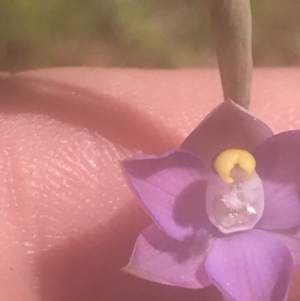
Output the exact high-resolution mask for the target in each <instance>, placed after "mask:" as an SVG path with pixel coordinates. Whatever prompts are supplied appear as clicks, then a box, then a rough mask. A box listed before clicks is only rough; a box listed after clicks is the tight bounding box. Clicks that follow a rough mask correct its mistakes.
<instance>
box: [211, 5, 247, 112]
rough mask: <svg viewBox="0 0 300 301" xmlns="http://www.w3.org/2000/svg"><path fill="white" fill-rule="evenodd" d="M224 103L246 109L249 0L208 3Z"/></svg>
mask: <svg viewBox="0 0 300 301" xmlns="http://www.w3.org/2000/svg"><path fill="white" fill-rule="evenodd" d="M208 3H209V4H208V5H209V11H210V19H211V25H212V30H213V35H214V41H215V47H216V52H217V57H218V63H219V69H220V74H221V80H222V86H223V93H224V98H225V100H227V99H232V100H233V101H234V102H236V103H237V104H239V105H241V106H243V107H245V108H248V107H249V103H250V92H251V82H252V17H251V5H250V0H208Z"/></svg>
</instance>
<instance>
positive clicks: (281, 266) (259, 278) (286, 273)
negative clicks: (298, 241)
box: [205, 229, 293, 301]
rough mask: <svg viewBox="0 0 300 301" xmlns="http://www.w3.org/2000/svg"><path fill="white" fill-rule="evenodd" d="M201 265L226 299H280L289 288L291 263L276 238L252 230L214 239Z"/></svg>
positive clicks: (240, 300) (242, 300) (287, 254)
mask: <svg viewBox="0 0 300 301" xmlns="http://www.w3.org/2000/svg"><path fill="white" fill-rule="evenodd" d="M205 267H206V271H207V273H208V275H209V276H210V277H211V280H212V282H213V283H214V285H215V286H216V287H217V288H218V289H219V290H220V291H221V293H222V294H224V296H225V298H227V299H229V300H232V299H233V300H238V301H253V300H255V301H282V300H284V298H285V297H286V294H287V292H288V290H289V285H290V282H291V276H292V271H293V262H292V256H291V253H290V251H289V250H288V248H287V247H286V246H285V245H284V244H283V243H282V242H281V241H280V240H279V239H277V238H276V237H274V236H272V235H270V234H268V233H266V232H264V231H262V230H256V229H254V230H250V231H244V232H237V233H235V234H233V235H227V236H224V237H222V238H218V239H216V241H215V243H214V245H213V247H212V249H211V251H210V253H209V255H208V257H207V259H206V262H205Z"/></svg>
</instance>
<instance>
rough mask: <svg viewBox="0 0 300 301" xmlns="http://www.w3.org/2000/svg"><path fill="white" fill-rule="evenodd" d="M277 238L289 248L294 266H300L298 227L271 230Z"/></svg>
mask: <svg viewBox="0 0 300 301" xmlns="http://www.w3.org/2000/svg"><path fill="white" fill-rule="evenodd" d="M271 233H272V234H273V235H275V236H276V237H277V238H279V239H280V240H281V241H282V242H283V243H284V244H285V245H286V246H287V247H288V249H289V250H290V252H291V254H292V257H293V263H294V268H295V269H299V268H300V228H299V227H297V228H293V229H288V230H283V231H280V232H275V231H274V232H271Z"/></svg>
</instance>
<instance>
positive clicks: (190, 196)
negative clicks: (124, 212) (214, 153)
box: [122, 150, 212, 241]
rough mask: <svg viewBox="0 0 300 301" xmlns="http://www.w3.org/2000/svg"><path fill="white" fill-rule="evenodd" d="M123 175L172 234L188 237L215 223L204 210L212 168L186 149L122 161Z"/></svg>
mask: <svg viewBox="0 0 300 301" xmlns="http://www.w3.org/2000/svg"><path fill="white" fill-rule="evenodd" d="M122 165H123V171H124V176H125V178H126V180H127V182H128V185H129V187H130V188H131V190H132V191H133V193H134V194H135V196H136V198H137V199H138V201H139V202H140V203H141V205H142V206H143V207H144V209H145V210H146V212H148V214H149V215H150V217H151V218H152V219H153V221H154V222H155V223H156V224H157V225H158V226H159V227H160V228H161V229H162V230H163V231H165V232H166V233H167V234H168V235H169V236H171V237H173V238H175V239H178V240H181V241H183V240H185V239H187V238H190V237H191V236H195V235H197V236H199V235H202V234H203V235H205V234H206V229H208V228H210V227H212V225H211V223H210V222H209V220H208V217H207V215H206V210H205V190H206V184H207V176H208V173H209V172H210V169H209V167H208V166H207V165H206V163H205V162H204V161H203V160H201V159H200V158H198V157H196V156H195V155H193V154H191V153H188V152H186V151H182V150H177V151H172V152H169V153H167V154H164V155H163V156H160V157H157V156H146V157H142V158H140V159H132V160H126V161H123V163H122Z"/></svg>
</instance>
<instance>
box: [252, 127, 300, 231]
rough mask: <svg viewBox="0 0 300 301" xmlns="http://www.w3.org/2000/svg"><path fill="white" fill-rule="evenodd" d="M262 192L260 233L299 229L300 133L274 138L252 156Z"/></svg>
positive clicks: (293, 132) (265, 142) (291, 132)
mask: <svg viewBox="0 0 300 301" xmlns="http://www.w3.org/2000/svg"><path fill="white" fill-rule="evenodd" d="M254 155H255V158H256V163H257V173H258V174H259V176H260V178H261V179H262V181H263V185H264V192H265V209H264V214H263V216H262V218H261V220H260V221H259V223H258V224H257V227H259V228H262V229H287V228H292V227H296V226H299V225H300V195H299V193H300V131H290V132H284V133H281V134H278V135H275V136H273V137H271V138H269V139H267V140H266V141H264V142H263V143H262V144H261V145H259V146H258V148H257V149H256V151H255V152H254Z"/></svg>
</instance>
